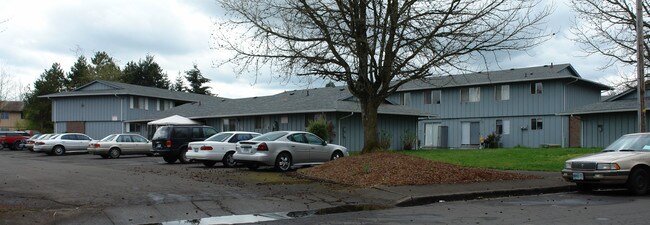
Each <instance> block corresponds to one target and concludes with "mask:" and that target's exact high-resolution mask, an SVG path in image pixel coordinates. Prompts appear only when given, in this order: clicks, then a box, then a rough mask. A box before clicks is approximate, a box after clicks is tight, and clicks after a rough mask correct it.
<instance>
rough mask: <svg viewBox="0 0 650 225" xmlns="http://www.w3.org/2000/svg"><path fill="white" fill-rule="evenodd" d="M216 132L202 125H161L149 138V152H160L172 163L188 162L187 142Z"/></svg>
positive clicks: (202, 138) (200, 139) (201, 139)
mask: <svg viewBox="0 0 650 225" xmlns="http://www.w3.org/2000/svg"><path fill="white" fill-rule="evenodd" d="M216 133H217V130H216V129H214V128H213V127H210V126H204V125H173V126H162V127H159V128H158V129H157V130H156V133H154V135H153V138H151V152H152V153H158V154H160V155H161V156H162V157H163V159H164V160H165V162H167V163H174V162H176V161H177V160H179V161H180V162H181V163H188V162H189V159H187V157H186V153H187V144H188V143H190V142H192V141H203V140H205V139H206V138H208V137H210V136H212V135H215V134H216Z"/></svg>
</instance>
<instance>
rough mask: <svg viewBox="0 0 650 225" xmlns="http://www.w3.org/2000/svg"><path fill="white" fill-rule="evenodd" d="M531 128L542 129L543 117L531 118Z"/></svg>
mask: <svg viewBox="0 0 650 225" xmlns="http://www.w3.org/2000/svg"><path fill="white" fill-rule="evenodd" d="M530 129H531V130H541V129H542V118H533V119H531V120H530Z"/></svg>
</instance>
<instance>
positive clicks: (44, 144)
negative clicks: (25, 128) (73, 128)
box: [34, 133, 92, 155]
mask: <svg viewBox="0 0 650 225" xmlns="http://www.w3.org/2000/svg"><path fill="white" fill-rule="evenodd" d="M90 141H92V138H90V137H88V136H87V135H85V134H79V133H65V134H56V135H53V136H52V137H50V138H49V139H42V140H38V141H36V142H34V151H35V152H44V153H47V154H48V155H65V154H66V153H69V152H88V143H90Z"/></svg>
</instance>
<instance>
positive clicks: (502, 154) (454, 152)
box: [399, 148, 602, 171]
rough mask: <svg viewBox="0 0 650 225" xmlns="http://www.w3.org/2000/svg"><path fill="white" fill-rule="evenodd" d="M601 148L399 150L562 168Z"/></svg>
mask: <svg viewBox="0 0 650 225" xmlns="http://www.w3.org/2000/svg"><path fill="white" fill-rule="evenodd" d="M601 150H602V149H600V148H500V149H472V150H465V149H462V150H461V149H435V150H415V151H399V153H401V154H405V155H412V156H417V157H421V158H424V159H428V160H435V161H441V162H446V163H451V164H456V165H461V166H467V167H477V168H490V169H500V170H529V171H560V170H562V168H563V167H564V161H566V160H567V159H570V158H573V157H576V156H581V155H586V154H593V153H597V152H600V151H601Z"/></svg>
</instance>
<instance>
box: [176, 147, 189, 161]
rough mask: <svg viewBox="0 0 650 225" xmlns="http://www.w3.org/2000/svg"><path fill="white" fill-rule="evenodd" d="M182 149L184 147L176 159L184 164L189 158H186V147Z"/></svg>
mask: <svg viewBox="0 0 650 225" xmlns="http://www.w3.org/2000/svg"><path fill="white" fill-rule="evenodd" d="M184 149H185V150H181V154H180V155H178V160H179V161H180V162H181V163H182V164H186V163H189V162H190V160H189V159H187V149H186V148H184Z"/></svg>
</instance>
